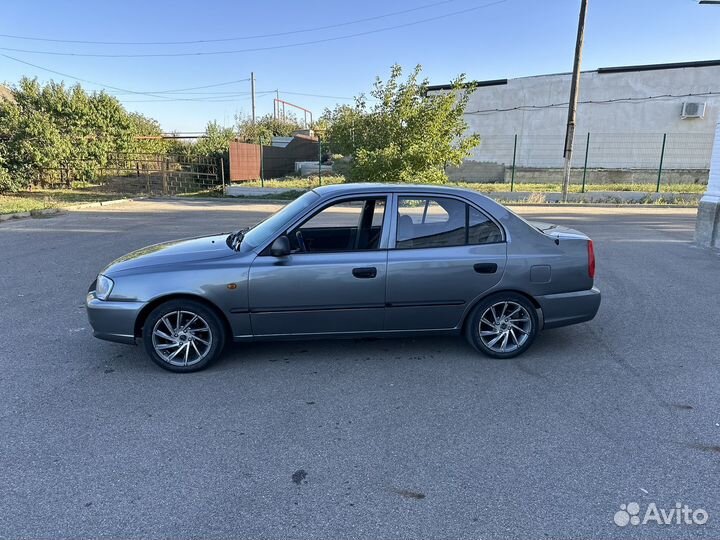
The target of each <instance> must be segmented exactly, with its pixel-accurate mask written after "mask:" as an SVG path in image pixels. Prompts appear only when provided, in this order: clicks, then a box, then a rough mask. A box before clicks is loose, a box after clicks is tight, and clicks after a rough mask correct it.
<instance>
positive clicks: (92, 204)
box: [62, 197, 148, 210]
mask: <svg viewBox="0 0 720 540" xmlns="http://www.w3.org/2000/svg"><path fill="white" fill-rule="evenodd" d="M147 198H148V197H126V198H124V199H111V200H109V201H95V202H86V203H77V204H71V205H68V206H63V207H62V208H63V209H64V210H77V209H79V208H98V207H100V206H112V205H113V204H121V203H125V202H132V201H140V200H143V199H147Z"/></svg>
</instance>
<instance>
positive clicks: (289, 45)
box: [0, 0, 508, 58]
mask: <svg viewBox="0 0 720 540" xmlns="http://www.w3.org/2000/svg"><path fill="white" fill-rule="evenodd" d="M507 1H508V0H496V1H494V2H490V3H487V4H482V5H480V6H475V7H471V8H466V9H461V10H458V11H451V12H449V13H445V14H443V15H437V16H435V17H428V18H425V19H420V20H417V21H412V22H408V23H403V24H397V25H393V26H385V27H383V28H376V29H375V30H365V31H363V32H356V33H354V34H346V35H342V36H335V37H330V38H323V39H315V40H311V41H300V42H296V43H287V44H284V45H268V46H265V47H252V48H248V49H234V50H225V51H198V52H183V53H138V54H107V53H73V52H60V51H38V50H32V49H17V48H13V47H0V50H2V51H11V52H21V53H26V54H46V55H52V56H78V57H92V58H169V57H185V56H215V55H227V54H239V53H245V52H260V51H271V50H277V49H288V48H293V47H300V46H304V45H316V44H319V43H328V42H331V41H340V40H343V39H350V38H355V37H360V36H367V35H370V34H377V33H379V32H387V31H389V30H397V29H399V28H407V27H409V26H415V25H418V24H423V23H427V22H432V21H437V20H440V19H446V18H448V17H454V16H455V15H462V14H465V13H470V12H472V11H477V10H480V9H484V8H488V7H491V6H495V5H498V4H503V3H505V2H507Z"/></svg>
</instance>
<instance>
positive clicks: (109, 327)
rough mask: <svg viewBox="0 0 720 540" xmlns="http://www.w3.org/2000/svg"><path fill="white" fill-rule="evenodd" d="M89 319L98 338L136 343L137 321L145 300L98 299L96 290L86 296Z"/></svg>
mask: <svg viewBox="0 0 720 540" xmlns="http://www.w3.org/2000/svg"><path fill="white" fill-rule="evenodd" d="M85 307H86V308H87V314H88V320H89V321H90V326H92V328H93V335H94V336H95V337H96V338H99V339H104V340H107V341H115V342H117V343H129V344H134V343H135V321H136V320H137V317H138V315H139V314H140V310H142V308H143V307H145V303H144V302H113V301H108V300H98V298H97V297H96V296H95V291H90V292H89V293H88V295H87V297H86V298H85Z"/></svg>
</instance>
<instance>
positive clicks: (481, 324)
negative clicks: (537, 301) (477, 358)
mask: <svg viewBox="0 0 720 540" xmlns="http://www.w3.org/2000/svg"><path fill="white" fill-rule="evenodd" d="M538 324H539V322H538V316H537V311H536V310H535V307H534V306H533V305H532V304H531V303H530V301H529V300H528V299H527V298H525V297H524V296H522V295H519V294H515V293H498V294H494V295H492V296H489V297H488V298H485V299H484V300H482V301H481V302H480V303H479V304H478V305H477V306H476V307H475V309H474V311H473V313H472V314H471V316H470V320H469V322H468V325H467V327H466V334H467V338H468V341H469V342H470V343H471V344H472V345H473V346H474V347H475V348H476V349H477V350H479V351H480V352H482V353H485V354H486V355H488V356H492V357H493V358H513V357H515V356H518V355H520V354H522V353H524V352H525V351H526V350H527V349H528V348H530V345H532V342H533V340H534V339H535V336H536V335H537V332H538Z"/></svg>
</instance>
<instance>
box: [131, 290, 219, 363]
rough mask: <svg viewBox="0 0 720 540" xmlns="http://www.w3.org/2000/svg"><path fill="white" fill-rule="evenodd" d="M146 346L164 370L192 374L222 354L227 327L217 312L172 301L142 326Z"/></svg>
mask: <svg viewBox="0 0 720 540" xmlns="http://www.w3.org/2000/svg"><path fill="white" fill-rule="evenodd" d="M143 344H144V346H145V352H146V353H147V354H148V356H149V357H150V359H151V360H152V361H153V362H155V363H156V364H157V365H158V366H160V367H161V368H164V369H167V370H169V371H174V372H176V373H189V372H192V371H199V370H201V369H204V368H206V367H207V366H208V365H210V364H211V363H212V362H213V361H214V360H216V359H217V358H218V357H219V356H220V354H221V353H222V350H223V347H224V345H225V326H224V325H223V323H222V321H221V320H220V317H219V316H218V315H217V314H216V313H215V310H213V309H211V308H209V307H207V306H206V305H204V304H202V303H200V302H196V301H193V300H185V299H178V300H170V301H168V302H164V303H162V304H160V305H159V306H157V307H156V308H155V309H153V310H152V311H151V312H150V314H149V315H148V317H147V319H145V323H144V324H143Z"/></svg>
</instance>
